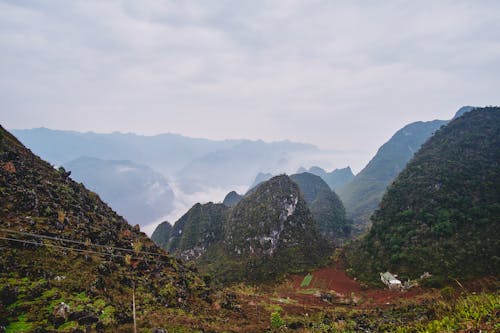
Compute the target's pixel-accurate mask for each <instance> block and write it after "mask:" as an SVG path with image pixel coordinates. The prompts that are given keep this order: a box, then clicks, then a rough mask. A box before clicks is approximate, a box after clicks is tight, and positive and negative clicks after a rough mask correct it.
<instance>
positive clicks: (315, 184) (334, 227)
mask: <svg viewBox="0 0 500 333" xmlns="http://www.w3.org/2000/svg"><path fill="white" fill-rule="evenodd" d="M290 178H291V179H292V180H293V181H294V182H295V183H296V184H297V185H298V186H299V189H300V191H301V192H302V194H303V195H304V199H305V201H306V203H307V205H308V207H309V209H310V210H311V213H312V214H313V217H314V220H315V224H316V228H317V229H318V231H319V233H320V234H321V235H322V236H323V237H324V238H326V239H328V240H331V241H334V242H339V241H340V240H342V239H345V238H346V237H347V236H349V232H350V221H349V220H347V219H346V214H345V209H344V205H343V204H342V202H341V201H340V199H339V197H338V196H337V195H336V194H335V192H333V191H332V190H331V189H330V187H329V186H328V184H327V183H326V182H325V181H324V180H323V179H321V177H320V176H316V175H313V174H312V173H308V172H304V173H298V174H294V175H291V176H290Z"/></svg>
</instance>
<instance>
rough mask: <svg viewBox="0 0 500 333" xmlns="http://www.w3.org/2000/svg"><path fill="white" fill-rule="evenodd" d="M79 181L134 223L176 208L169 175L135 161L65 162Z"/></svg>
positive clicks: (93, 159)
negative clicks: (164, 175) (168, 179)
mask: <svg viewBox="0 0 500 333" xmlns="http://www.w3.org/2000/svg"><path fill="white" fill-rule="evenodd" d="M64 167H65V168H66V169H67V170H70V171H71V176H72V178H73V179H75V180H76V181H80V182H82V183H84V184H85V185H86V186H87V187H88V188H89V189H91V190H93V191H95V192H97V193H99V194H100V196H101V198H102V199H103V200H104V201H106V202H107V203H108V204H109V205H110V206H112V207H113V208H114V209H116V210H117V211H119V212H120V213H121V214H122V215H123V216H124V217H125V218H126V219H127V220H128V221H129V223H131V224H140V225H147V224H149V223H151V222H154V221H156V220H158V219H160V218H162V217H163V216H165V215H167V214H168V213H169V212H171V211H172V208H173V204H174V199H175V197H174V193H173V191H172V189H171V188H170V186H169V184H168V183H167V181H166V180H165V178H164V177H163V176H162V175H161V174H159V173H157V172H155V171H153V170H152V169H151V168H150V167H148V166H145V165H139V164H136V163H133V162H131V161H110V160H101V159H97V158H93V157H80V158H78V159H76V160H73V161H70V162H68V163H65V164H64Z"/></svg>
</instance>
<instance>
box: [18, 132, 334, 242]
mask: <svg viewBox="0 0 500 333" xmlns="http://www.w3.org/2000/svg"><path fill="white" fill-rule="evenodd" d="M13 133H14V134H15V135H16V136H18V137H19V139H20V140H21V141H22V142H24V143H25V144H26V145H27V146H28V147H30V148H31V149H33V151H34V152H35V153H37V154H39V155H40V156H42V157H44V158H45V159H47V160H48V161H49V162H51V163H52V164H54V165H64V166H66V167H67V168H68V169H69V170H71V168H75V171H74V172H75V174H74V175H75V177H76V178H77V179H78V180H80V181H82V182H83V183H84V184H86V185H87V186H89V187H90V188H92V189H93V190H95V191H96V192H98V193H99V194H101V195H102V197H103V198H104V199H105V200H106V201H108V202H109V203H110V204H111V205H112V206H113V208H115V209H116V210H117V211H118V212H119V213H120V214H122V215H124V216H126V217H128V218H130V220H131V221H130V222H131V223H140V224H141V225H143V226H145V228H146V229H145V230H146V231H147V232H148V233H151V232H152V231H153V230H154V227H156V224H157V223H158V222H159V221H161V220H165V219H168V220H176V219H178V218H179V217H180V216H181V215H182V214H184V213H185V212H186V210H187V209H189V207H191V206H192V205H193V204H194V203H196V202H199V201H202V202H208V201H217V200H221V201H222V199H223V195H225V193H227V192H228V191H229V190H232V189H237V190H240V191H241V189H242V188H244V187H247V186H248V185H249V184H250V183H251V181H252V179H253V177H254V176H255V174H257V173H258V172H259V171H261V170H270V171H272V172H275V173H281V172H285V171H287V170H294V169H295V168H296V165H297V164H302V163H303V161H304V160H312V161H318V160H322V161H324V162H325V164H327V165H328V164H330V163H331V162H329V161H330V160H335V159H336V158H339V157H338V156H336V153H335V152H324V151H321V150H318V149H317V148H316V147H314V146H312V145H309V144H302V143H294V142H289V141H282V142H270V143H266V142H263V141H250V140H225V141H214V140H205V139H192V138H187V137H184V136H181V135H176V134H161V135H155V136H141V135H136V134H131V133H128V134H123V133H111V134H97V133H92V132H87V133H79V132H73V131H59V130H50V129H46V128H37V129H31V130H14V131H13ZM83 157H84V158H85V159H87V161H86V162H85V159H81V158H83ZM92 158H93V159H94V160H92ZM75 161H76V162H75ZM90 161H93V163H94V164H95V165H94V166H91V165H89V163H90ZM105 161H114V162H105ZM116 161H127V162H121V163H132V164H134V168H135V169H136V170H137V172H135V176H134V177H135V178H120V176H123V177H125V176H126V175H125V174H124V173H119V172H117V171H118V166H116V165H115V166H112V165H113V164H117V163H118V162H116ZM84 162H85V163H87V165H86V166H85V168H87V169H88V168H89V167H91V168H96V172H95V173H94V172H92V171H91V170H83V169H82V168H81V167H80V166H79V164H83V163H84ZM106 163H108V164H109V165H108V166H106V165H105V164H106ZM124 167H125V166H124ZM129 167H130V166H129ZM97 170H98V172H97ZM121 170H125V169H124V168H122V169H121ZM139 170H142V172H144V174H143V175H141V172H140V171H139ZM158 173H161V174H162V175H163V178H164V180H161V181H160V180H159V179H160V175H158ZM153 178H154V179H157V180H158V184H160V186H159V188H157V189H156V190H152V189H151V188H149V189H147V188H146V187H145V186H143V185H139V184H138V183H137V181H139V180H140V181H141V182H143V183H148V182H149V180H152V179H153ZM134 179H135V180H137V181H134ZM147 179H149V180H147ZM146 180H147V181H146ZM127 182H129V184H126V183H127ZM153 183H154V182H153ZM150 185H151V184H150ZM127 186H128V188H125V187H127ZM135 186H137V187H136V189H135V190H133V189H132V188H133V187H135ZM118 187H122V188H123V189H124V190H126V192H124V193H122V194H119V195H118V193H117V188H118ZM166 187H170V188H171V190H172V191H173V192H174V196H171V195H170V191H169V190H167V189H166ZM163 190H165V191H163ZM132 197H134V198H133V200H134V203H131V201H130V200H128V199H127V198H132ZM167 197H169V198H170V199H169V200H167ZM162 202H163V203H164V204H163V206H162V204H161V203H162ZM147 207H149V208H148V209H150V212H146V211H145V208H147ZM162 213H164V214H162ZM139 215H140V216H139ZM151 222H154V223H151ZM148 223H151V224H150V225H148V226H146V224H148Z"/></svg>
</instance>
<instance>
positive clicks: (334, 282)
mask: <svg viewBox="0 0 500 333" xmlns="http://www.w3.org/2000/svg"><path fill="white" fill-rule="evenodd" d="M312 275H313V279H312V281H311V283H310V284H309V286H308V287H301V286H300V284H301V283H302V280H303V279H304V276H297V275H295V276H294V277H293V284H294V287H295V288H296V289H310V288H318V289H321V290H334V291H335V292H337V293H338V294H341V295H342V296H349V295H350V294H351V293H352V292H360V291H361V290H362V288H361V285H360V284H359V283H358V282H357V281H355V280H353V279H351V278H350V277H349V276H347V274H346V273H345V272H344V271H342V270H339V269H335V268H322V269H320V270H317V271H314V272H313V273H312Z"/></svg>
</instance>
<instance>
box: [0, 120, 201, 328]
mask: <svg viewBox="0 0 500 333" xmlns="http://www.w3.org/2000/svg"><path fill="white" fill-rule="evenodd" d="M68 176H69V175H68V173H67V172H65V170H64V169H62V168H61V169H59V170H56V169H54V168H53V167H52V166H51V165H49V164H48V163H46V162H44V161H42V160H41V159H40V158H38V157H37V156H35V155H33V154H32V153H31V151H29V150H28V149H26V148H25V147H24V146H23V145H22V144H21V143H20V142H19V141H18V140H17V139H16V138H15V137H14V136H12V135H11V134H10V133H8V132H7V131H5V130H4V129H3V128H1V127H0V199H1V200H0V221H1V229H0V247H1V253H2V254H1V256H0V294H1V295H2V297H1V298H0V326H6V327H7V330H8V331H36V330H39V331H44V330H48V331H55V330H59V331H70V330H72V329H76V328H78V327H80V328H83V329H85V326H89V325H90V326H92V327H95V328H96V329H100V330H115V329H125V328H126V327H129V328H130V326H127V325H129V324H130V323H131V321H132V307H131V303H132V289H133V286H134V285H135V290H136V299H137V307H138V309H139V317H143V316H144V314H145V313H148V312H150V311H151V310H152V309H155V308H162V309H165V307H171V308H185V309H189V308H191V309H193V310H194V309H199V306H200V305H201V306H203V307H204V306H205V305H206V303H205V302H204V301H202V300H201V298H206V297H207V289H206V287H205V285H204V282H203V281H202V280H201V279H199V278H198V277H197V275H195V274H194V273H193V272H192V271H190V270H188V269H186V268H185V267H184V266H183V265H182V264H181V263H180V262H179V261H177V260H175V259H173V258H172V257H169V256H167V255H166V254H165V252H163V251H162V250H161V249H159V248H158V247H157V246H156V245H154V244H153V242H152V241H151V240H149V239H148V238H147V237H146V235H145V234H143V233H141V232H140V231H139V228H138V227H132V226H130V225H129V224H128V223H127V222H126V221H125V220H124V219H123V218H122V217H120V216H118V215H117V214H116V213H115V212H113V211H112V210H111V209H110V208H109V207H108V206H107V205H106V204H104V203H103V202H102V201H101V200H100V199H99V197H98V196H97V195H96V194H95V193H93V192H90V191H88V190H87V189H85V187H84V186H83V185H82V184H79V183H76V182H74V181H73V180H71V179H70V178H69V177H68ZM200 297H201V298H200ZM141 314H142V315H141ZM125 330H127V329H125Z"/></svg>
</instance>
